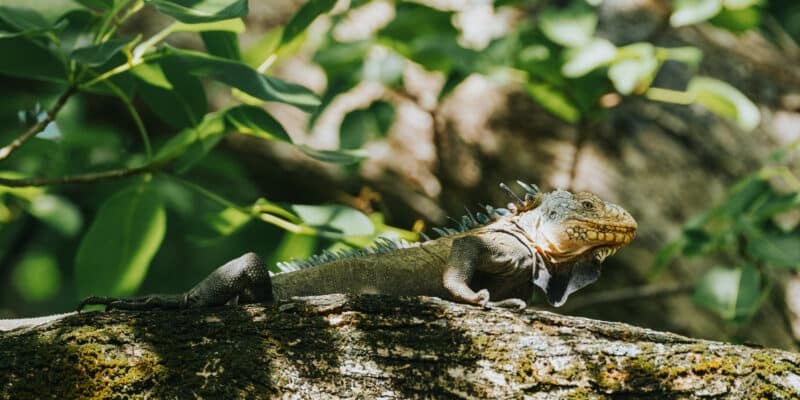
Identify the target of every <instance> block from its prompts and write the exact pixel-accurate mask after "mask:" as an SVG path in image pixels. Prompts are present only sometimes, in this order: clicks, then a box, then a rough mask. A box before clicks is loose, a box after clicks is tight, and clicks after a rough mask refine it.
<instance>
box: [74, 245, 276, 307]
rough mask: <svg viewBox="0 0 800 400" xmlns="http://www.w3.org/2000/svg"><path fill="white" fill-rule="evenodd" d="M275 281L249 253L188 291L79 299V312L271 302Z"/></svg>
mask: <svg viewBox="0 0 800 400" xmlns="http://www.w3.org/2000/svg"><path fill="white" fill-rule="evenodd" d="M272 300H273V296H272V283H271V280H270V277H269V271H268V269H267V266H266V264H264V261H263V260H261V257H259V256H258V255H256V254H255V253H247V254H245V255H243V256H241V257H239V258H236V259H234V260H231V261H228V262H227V263H226V264H225V265H223V266H221V267H219V268H217V269H216V270H214V272H212V273H211V274H209V275H208V276H207V277H206V278H205V279H203V280H202V281H200V283H198V284H197V285H196V286H195V287H193V288H192V289H190V290H189V291H188V292H186V293H181V294H153V295H146V296H137V297H103V296H91V297H88V298H86V299H85V300H83V301H82V302H80V304H79V305H78V311H80V310H81V309H82V308H83V307H85V306H87V305H104V306H106V310H108V309H112V308H118V309H122V310H151V309H155V308H165V309H166V308H170V309H175V308H194V307H209V306H221V305H224V304H226V303H229V302H242V303H252V302H271V301H272Z"/></svg>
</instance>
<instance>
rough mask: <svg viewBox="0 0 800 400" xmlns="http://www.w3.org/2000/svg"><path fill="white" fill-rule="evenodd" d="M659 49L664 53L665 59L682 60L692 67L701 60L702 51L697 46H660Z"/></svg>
mask: <svg viewBox="0 0 800 400" xmlns="http://www.w3.org/2000/svg"><path fill="white" fill-rule="evenodd" d="M659 51H661V52H663V53H664V58H666V59H667V60H672V61H678V62H682V63H684V64H687V65H689V66H692V67H696V66H697V65H699V64H700V61H702V60H703V52H702V50H700V49H698V48H697V47H692V46H684V47H670V48H660V49H659Z"/></svg>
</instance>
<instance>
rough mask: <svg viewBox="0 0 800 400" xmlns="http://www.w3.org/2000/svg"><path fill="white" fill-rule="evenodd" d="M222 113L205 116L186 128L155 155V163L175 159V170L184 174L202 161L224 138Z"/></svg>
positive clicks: (224, 130)
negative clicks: (196, 123)
mask: <svg viewBox="0 0 800 400" xmlns="http://www.w3.org/2000/svg"><path fill="white" fill-rule="evenodd" d="M223 117H224V112H215V113H209V114H206V116H205V117H204V118H203V121H202V122H200V124H198V125H197V126H195V127H191V128H186V129H184V130H182V131H181V132H180V133H178V134H177V135H176V136H175V137H173V138H172V139H170V140H169V141H167V143H165V144H164V146H163V147H162V148H161V150H159V151H158V153H156V155H155V157H154V160H155V162H162V161H169V160H172V159H177V161H176V163H175V169H176V170H177V171H178V172H185V171H187V170H188V169H189V168H190V167H191V166H193V165H194V163H196V162H197V161H199V160H200V159H202V158H203V157H204V156H205V155H206V154H208V152H209V151H211V149H212V148H214V146H216V145H217V143H219V141H220V140H222V138H223V137H224V136H225V133H226V129H225V122H224V118H223Z"/></svg>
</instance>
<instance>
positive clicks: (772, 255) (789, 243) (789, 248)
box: [747, 232, 800, 270]
mask: <svg viewBox="0 0 800 400" xmlns="http://www.w3.org/2000/svg"><path fill="white" fill-rule="evenodd" d="M747 252H748V253H750V254H752V255H753V256H754V257H758V258H760V259H762V260H764V261H766V262H768V263H770V264H771V265H774V266H776V267H781V268H790V269H794V270H799V269H800V235H798V234H797V233H796V232H795V233H788V234H786V233H766V234H762V235H757V236H756V237H750V238H749V242H748V244H747Z"/></svg>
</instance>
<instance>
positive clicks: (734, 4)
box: [722, 0, 762, 10]
mask: <svg viewBox="0 0 800 400" xmlns="http://www.w3.org/2000/svg"><path fill="white" fill-rule="evenodd" d="M761 1H762V0H722V5H724V6H725V8H728V9H731V10H741V9H743V8H749V7H752V6H757V5H760V4H761Z"/></svg>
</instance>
